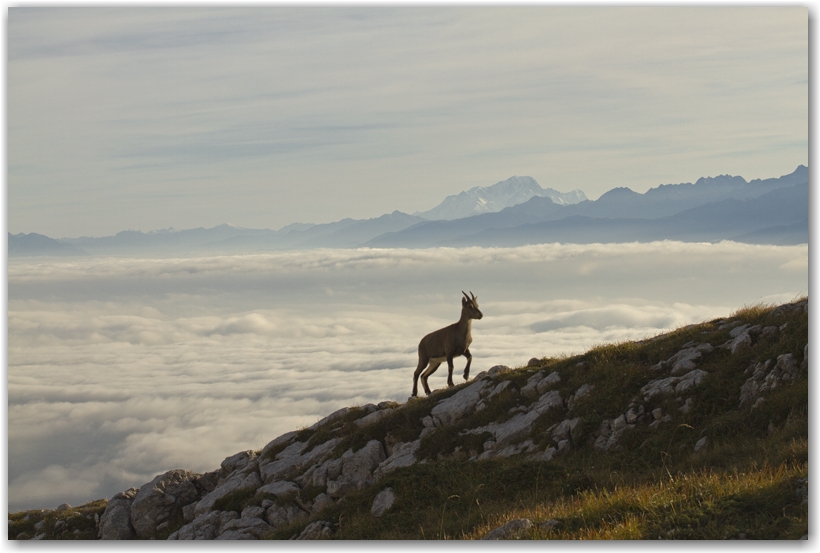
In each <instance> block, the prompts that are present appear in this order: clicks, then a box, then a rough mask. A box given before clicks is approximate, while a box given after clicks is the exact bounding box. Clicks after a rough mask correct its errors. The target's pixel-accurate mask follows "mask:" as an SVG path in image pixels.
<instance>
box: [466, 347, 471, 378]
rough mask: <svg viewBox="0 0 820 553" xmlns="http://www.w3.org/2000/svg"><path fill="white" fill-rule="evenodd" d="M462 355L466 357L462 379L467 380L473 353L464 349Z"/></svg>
mask: <svg viewBox="0 0 820 553" xmlns="http://www.w3.org/2000/svg"><path fill="white" fill-rule="evenodd" d="M464 357H466V358H467V366H466V367H464V380H468V379H469V378H470V364H471V363H472V362H473V354H472V353H470V350H469V349H466V350H464Z"/></svg>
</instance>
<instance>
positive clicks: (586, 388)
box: [567, 384, 595, 410]
mask: <svg viewBox="0 0 820 553" xmlns="http://www.w3.org/2000/svg"><path fill="white" fill-rule="evenodd" d="M594 389H595V386H594V385H592V384H583V385H581V387H580V388H578V390H576V391H575V393H574V394H573V395H572V396H570V398H569V399H568V400H567V409H570V410H571V409H572V406H573V405H574V404H575V402H576V401H578V399H580V398H582V397H584V396H586V395H588V394H589V393H590V392H591V391H592V390H594Z"/></svg>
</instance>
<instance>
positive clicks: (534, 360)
mask: <svg viewBox="0 0 820 553" xmlns="http://www.w3.org/2000/svg"><path fill="white" fill-rule="evenodd" d="M540 364H541V360H540V359H538V358H537V357H533V358H532V359H530V360H529V361H527V366H528V367H537V366H538V365H540Z"/></svg>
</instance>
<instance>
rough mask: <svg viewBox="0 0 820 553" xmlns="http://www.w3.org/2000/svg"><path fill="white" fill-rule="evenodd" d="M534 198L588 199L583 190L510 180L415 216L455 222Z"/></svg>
mask: <svg viewBox="0 0 820 553" xmlns="http://www.w3.org/2000/svg"><path fill="white" fill-rule="evenodd" d="M534 196H538V197H544V198H549V199H550V200H552V201H553V203H556V204H558V205H568V204H577V203H578V202H582V201H584V200H586V199H587V197H586V195H584V193H583V192H581V191H580V190H573V191H572V192H558V191H557V190H553V189H552V188H541V185H540V184H538V183H537V182H535V179H534V178H532V177H510V178H508V179H507V180H505V181H501V182H497V183H495V184H494V185H492V186H487V187H483V186H476V187H474V188H471V189H469V190H467V191H465V192H461V193H460V194H456V195H453V196H447V197H446V198H444V201H443V202H441V203H440V204H439V205H437V206H436V207H434V208H433V209H430V210H429V211H424V212H418V211H417V212H416V213H414V214H413V215H415V216H417V217H423V218H424V219H429V220H431V221H436V220H441V219H444V220H448V221H451V220H453V219H463V218H464V217H472V216H473V215H481V214H482V213H492V212H494V211H501V210H502V209H504V208H505V207H512V206H514V205H518V204H520V203H524V202H526V201H527V200H529V199H530V198H532V197H534Z"/></svg>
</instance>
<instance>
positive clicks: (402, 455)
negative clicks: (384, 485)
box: [373, 438, 421, 480]
mask: <svg viewBox="0 0 820 553" xmlns="http://www.w3.org/2000/svg"><path fill="white" fill-rule="evenodd" d="M420 445H421V438H419V439H418V440H416V441H414V442H407V443H402V444H396V445H395V446H394V447H393V454H392V455H391V456H390V457H388V458H387V459H385V460H384V461H382V462H381V464H380V465H379V466H378V468H377V469H376V471H375V472H374V473H373V477H374V478H375V479H377V480H378V479H379V478H381V477H382V476H384V475H386V474H390V473H391V472H393V471H394V470H396V469H398V468H401V467H409V466H411V465H414V464H415V463H416V461H417V459H416V452H417V451H418V450H419V446H420Z"/></svg>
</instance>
